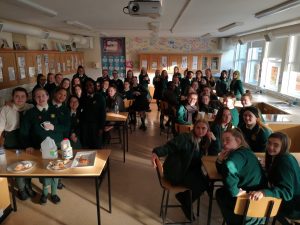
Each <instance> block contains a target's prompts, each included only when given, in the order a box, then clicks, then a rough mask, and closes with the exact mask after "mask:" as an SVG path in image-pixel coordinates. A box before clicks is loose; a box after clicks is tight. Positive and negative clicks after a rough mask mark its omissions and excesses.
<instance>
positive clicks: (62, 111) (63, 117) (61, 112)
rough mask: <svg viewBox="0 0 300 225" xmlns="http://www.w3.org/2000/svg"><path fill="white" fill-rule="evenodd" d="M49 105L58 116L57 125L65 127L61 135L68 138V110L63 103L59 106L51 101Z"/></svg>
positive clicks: (69, 123)
mask: <svg viewBox="0 0 300 225" xmlns="http://www.w3.org/2000/svg"><path fill="white" fill-rule="evenodd" d="M49 105H50V106H53V107H54V108H55V109H56V114H57V116H58V120H59V123H60V124H61V125H63V126H64V127H65V132H64V133H63V137H64V138H69V133H70V126H71V120H70V110H69V108H68V107H67V106H66V104H65V103H60V104H59V103H56V102H55V101H51V102H50V103H49ZM59 147H60V146H59Z"/></svg>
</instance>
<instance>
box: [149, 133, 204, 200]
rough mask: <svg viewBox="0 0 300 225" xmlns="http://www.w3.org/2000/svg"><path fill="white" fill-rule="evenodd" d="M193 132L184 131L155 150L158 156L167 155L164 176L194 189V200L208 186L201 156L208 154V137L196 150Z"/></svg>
mask: <svg viewBox="0 0 300 225" xmlns="http://www.w3.org/2000/svg"><path fill="white" fill-rule="evenodd" d="M192 135H193V134H192V133H182V134H179V135H178V136H176V137H175V138H173V139H172V140H170V141H169V142H167V143H166V144H165V145H163V146H160V147H156V148H154V150H153V153H155V154H156V155H157V156H158V157H163V156H167V159H166V160H165V163H164V165H163V166H164V176H165V178H166V179H167V180H169V181H170V182H171V183H173V184H175V185H178V184H180V185H183V186H186V187H188V188H190V189H192V193H193V194H192V199H193V201H194V200H196V199H198V197H199V196H200V195H201V193H202V192H203V191H205V190H206V188H207V181H206V178H205V176H204V175H203V173H202V170H201V165H202V163H201V158H202V156H203V155H205V154H206V148H207V147H206V146H207V145H208V139H205V138H203V139H202V140H201V141H200V143H199V150H196V148H195V147H196V146H195V143H193V142H192Z"/></svg>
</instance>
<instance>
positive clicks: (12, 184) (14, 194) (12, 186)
mask: <svg viewBox="0 0 300 225" xmlns="http://www.w3.org/2000/svg"><path fill="white" fill-rule="evenodd" d="M8 180H9V182H10V188H11V196H12V201H13V209H14V212H16V211H17V201H16V190H15V180H14V178H13V177H10V178H8Z"/></svg>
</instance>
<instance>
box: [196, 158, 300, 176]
mask: <svg viewBox="0 0 300 225" xmlns="http://www.w3.org/2000/svg"><path fill="white" fill-rule="evenodd" d="M291 154H292V155H293V156H294V157H295V158H296V159H297V161H298V163H299V164H300V153H299V152H294V153H291ZM255 155H256V156H257V157H259V158H261V159H264V158H265V153H255ZM201 160H202V164H203V167H204V169H205V170H206V172H207V176H208V178H209V179H210V180H211V181H219V180H222V176H221V174H219V173H218V171H217V168H216V160H217V156H203V157H202V159H201Z"/></svg>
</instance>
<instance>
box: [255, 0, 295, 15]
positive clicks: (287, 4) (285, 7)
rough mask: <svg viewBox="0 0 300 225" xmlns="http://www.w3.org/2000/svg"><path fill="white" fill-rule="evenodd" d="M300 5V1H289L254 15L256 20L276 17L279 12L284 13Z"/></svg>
mask: <svg viewBox="0 0 300 225" xmlns="http://www.w3.org/2000/svg"><path fill="white" fill-rule="evenodd" d="M299 4H300V0H288V1H285V2H283V3H280V4H278V5H275V6H272V7H271V8H268V9H265V10H262V11H260V12H257V13H255V14H254V16H255V18H257V19H260V18H262V17H265V16H270V15H274V14H276V13H279V12H283V11H285V10H288V9H291V8H293V7H296V6H298V5H299Z"/></svg>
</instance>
